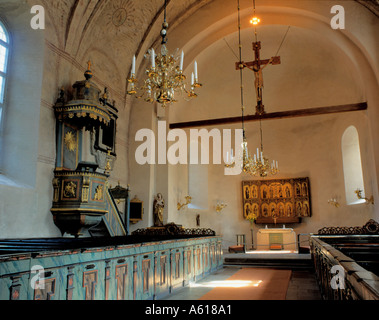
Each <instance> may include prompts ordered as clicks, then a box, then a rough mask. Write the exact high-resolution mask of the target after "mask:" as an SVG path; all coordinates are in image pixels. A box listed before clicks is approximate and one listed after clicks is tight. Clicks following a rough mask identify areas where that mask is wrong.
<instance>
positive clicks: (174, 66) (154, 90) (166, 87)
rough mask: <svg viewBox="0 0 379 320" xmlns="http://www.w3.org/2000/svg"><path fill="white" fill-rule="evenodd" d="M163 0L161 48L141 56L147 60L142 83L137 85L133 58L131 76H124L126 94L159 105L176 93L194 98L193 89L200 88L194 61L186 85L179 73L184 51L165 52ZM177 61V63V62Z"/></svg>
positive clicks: (167, 103)
mask: <svg viewBox="0 0 379 320" xmlns="http://www.w3.org/2000/svg"><path fill="white" fill-rule="evenodd" d="M166 9H167V0H165V5H164V22H163V25H162V30H161V33H160V35H161V37H162V42H161V50H160V52H159V53H158V54H156V52H155V50H154V49H150V50H148V52H147V54H145V56H144V57H145V59H149V61H150V62H151V63H150V66H149V67H148V68H147V69H146V72H145V73H146V75H147V78H146V79H145V80H144V81H143V84H142V86H140V87H139V88H137V83H138V80H137V79H136V57H135V56H134V57H133V61H132V71H131V76H130V78H129V79H128V83H129V88H128V91H127V93H128V94H129V95H135V96H136V97H137V98H144V100H145V101H146V102H151V103H155V102H158V103H159V104H161V105H162V107H163V108H166V107H167V106H169V105H171V104H172V103H175V102H177V101H178V100H177V99H176V96H177V95H183V97H184V99H185V100H187V101H189V100H190V99H192V98H196V97H197V93H196V92H195V90H196V89H197V88H200V87H202V85H201V84H200V83H199V77H198V68H197V62H196V61H195V65H194V72H193V73H192V75H191V84H190V86H188V83H187V81H186V80H187V77H186V76H185V75H184V74H183V63H184V52H183V51H182V53H181V55H180V57H179V55H178V51H179V49H176V51H175V52H174V53H173V54H169V51H168V49H167V47H166V44H167V29H168V26H169V25H168V23H167V13H166ZM178 62H179V63H178Z"/></svg>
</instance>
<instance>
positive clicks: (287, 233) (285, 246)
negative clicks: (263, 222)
mask: <svg viewBox="0 0 379 320" xmlns="http://www.w3.org/2000/svg"><path fill="white" fill-rule="evenodd" d="M296 241H297V240H296V233H295V232H294V231H293V229H290V228H285V227H284V228H272V229H268V228H265V229H260V230H258V234H257V250H291V251H296V250H297V247H296Z"/></svg>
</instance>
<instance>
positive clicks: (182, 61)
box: [180, 51, 184, 71]
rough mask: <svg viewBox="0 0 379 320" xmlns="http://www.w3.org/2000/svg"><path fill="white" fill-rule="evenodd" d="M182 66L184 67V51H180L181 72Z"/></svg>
mask: <svg viewBox="0 0 379 320" xmlns="http://www.w3.org/2000/svg"><path fill="white" fill-rule="evenodd" d="M183 65H184V51H182V56H181V58H180V71H183Z"/></svg>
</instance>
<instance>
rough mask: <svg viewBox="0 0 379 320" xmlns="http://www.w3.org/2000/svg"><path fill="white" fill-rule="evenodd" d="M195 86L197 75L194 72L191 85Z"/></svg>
mask: <svg viewBox="0 0 379 320" xmlns="http://www.w3.org/2000/svg"><path fill="white" fill-rule="evenodd" d="M194 84H195V75H194V74H193V72H192V78H191V85H194Z"/></svg>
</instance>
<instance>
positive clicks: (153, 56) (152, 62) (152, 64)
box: [151, 49, 155, 69]
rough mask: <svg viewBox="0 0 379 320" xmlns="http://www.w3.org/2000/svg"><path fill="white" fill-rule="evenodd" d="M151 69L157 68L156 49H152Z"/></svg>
mask: <svg viewBox="0 0 379 320" xmlns="http://www.w3.org/2000/svg"><path fill="white" fill-rule="evenodd" d="M151 67H152V68H153V69H154V68H155V51H154V49H151Z"/></svg>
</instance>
